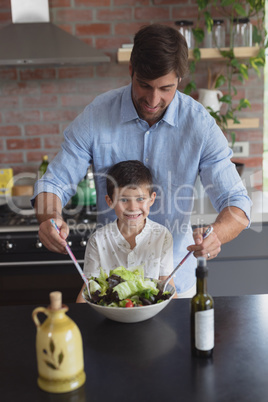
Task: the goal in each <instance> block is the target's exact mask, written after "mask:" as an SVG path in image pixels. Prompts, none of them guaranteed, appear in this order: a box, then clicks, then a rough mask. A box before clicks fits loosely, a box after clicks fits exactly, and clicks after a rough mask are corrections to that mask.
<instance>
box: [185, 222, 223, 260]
mask: <svg viewBox="0 0 268 402" xmlns="http://www.w3.org/2000/svg"><path fill="white" fill-rule="evenodd" d="M207 228H208V227H203V228H197V229H195V230H194V231H193V237H194V242H195V244H194V245H191V246H189V247H187V250H188V251H193V252H194V256H195V257H196V258H197V257H205V258H206V259H212V258H215V257H217V255H218V254H219V252H220V251H221V242H220V240H219V238H218V236H217V233H216V232H215V230H214V231H213V232H212V233H211V234H210V235H209V236H208V237H207V238H206V239H203V236H202V234H203V233H204V232H205V231H206V230H207Z"/></svg>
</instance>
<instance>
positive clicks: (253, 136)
mask: <svg viewBox="0 0 268 402" xmlns="http://www.w3.org/2000/svg"><path fill="white" fill-rule="evenodd" d="M247 133H248V138H249V141H256V140H263V130H260V129H256V130H250V131H248V132H247Z"/></svg>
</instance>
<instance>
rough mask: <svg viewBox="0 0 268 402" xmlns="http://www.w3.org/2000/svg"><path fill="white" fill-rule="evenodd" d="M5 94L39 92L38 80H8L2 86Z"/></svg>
mask: <svg viewBox="0 0 268 402" xmlns="http://www.w3.org/2000/svg"><path fill="white" fill-rule="evenodd" d="M2 93H3V95H8V96H10V95H34V94H37V93H39V85H38V83H37V82H8V83H6V84H5V85H3V86H2Z"/></svg>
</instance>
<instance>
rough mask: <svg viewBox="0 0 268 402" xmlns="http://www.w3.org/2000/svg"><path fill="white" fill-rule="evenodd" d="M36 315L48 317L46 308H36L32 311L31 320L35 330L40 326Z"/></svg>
mask: <svg viewBox="0 0 268 402" xmlns="http://www.w3.org/2000/svg"><path fill="white" fill-rule="evenodd" d="M38 313H44V314H45V315H46V316H48V311H47V308H46V307H36V308H35V309H34V310H33V312H32V319H33V322H34V323H35V325H36V327H37V328H39V327H40V325H41V323H40V321H39V319H38V316H37V314H38Z"/></svg>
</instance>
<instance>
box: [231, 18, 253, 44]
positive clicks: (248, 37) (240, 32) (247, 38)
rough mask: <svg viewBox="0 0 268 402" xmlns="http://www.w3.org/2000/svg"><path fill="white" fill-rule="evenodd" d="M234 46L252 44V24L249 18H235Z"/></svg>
mask: <svg viewBox="0 0 268 402" xmlns="http://www.w3.org/2000/svg"><path fill="white" fill-rule="evenodd" d="M233 46H234V47H241V46H252V24H251V23H250V20H249V18H234V21H233Z"/></svg>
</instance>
